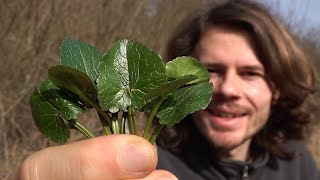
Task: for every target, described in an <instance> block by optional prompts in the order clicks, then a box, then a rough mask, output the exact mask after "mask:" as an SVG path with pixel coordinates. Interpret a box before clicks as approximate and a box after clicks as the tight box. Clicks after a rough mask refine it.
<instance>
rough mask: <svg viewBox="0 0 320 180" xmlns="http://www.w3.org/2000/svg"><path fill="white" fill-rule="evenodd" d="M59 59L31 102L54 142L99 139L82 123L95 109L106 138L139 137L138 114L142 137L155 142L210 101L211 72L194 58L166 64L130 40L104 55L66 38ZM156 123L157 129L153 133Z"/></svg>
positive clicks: (35, 115) (35, 116)
mask: <svg viewBox="0 0 320 180" xmlns="http://www.w3.org/2000/svg"><path fill="white" fill-rule="evenodd" d="M60 58H61V60H60V65H57V66H53V67H51V68H50V69H49V70H48V79H47V80H46V81H45V82H44V83H42V84H41V85H39V86H38V87H37V88H36V89H35V91H34V93H33V95H32V96H31V98H30V104H31V110H32V115H33V119H34V121H35V124H36V126H37V127H38V128H39V130H40V132H41V133H42V134H44V136H45V137H47V138H48V139H50V140H52V141H54V142H59V143H65V142H66V141H67V139H68V138H69V137H70V129H76V130H78V131H80V132H81V133H83V134H84V135H85V136H86V137H88V138H92V137H94V135H93V133H92V132H90V131H89V130H88V129H87V128H85V127H84V126H83V125H82V124H80V123H79V122H78V118H79V116H80V115H81V114H83V113H84V112H85V111H86V110H88V109H90V108H94V109H95V110H96V112H97V113H98V117H99V120H100V122H101V125H102V127H103V131H104V133H105V134H136V135H140V134H139V130H138V129H137V123H138V120H139V119H138V118H137V113H138V112H146V114H147V115H148V118H147V121H146V124H145V128H144V131H143V135H142V133H141V136H143V137H144V138H146V139H149V141H150V142H151V143H154V141H155V139H156V137H157V135H158V134H159V132H160V131H161V129H162V127H163V126H164V125H167V126H173V125H175V124H176V123H178V122H180V121H181V120H182V119H183V118H184V117H186V116H187V115H188V114H191V113H193V112H195V111H198V110H200V109H204V108H206V107H207V106H208V103H209V102H210V100H211V94H212V91H213V86H212V84H211V83H209V73H208V72H207V70H206V69H205V68H204V67H203V66H202V65H201V64H200V63H199V62H198V61H197V60H195V59H193V58H192V57H186V56H184V57H178V58H176V59H174V60H172V61H170V62H168V63H167V64H164V62H163V61H162V59H161V57H160V55H159V54H157V53H155V52H154V51H152V50H151V49H149V48H147V47H145V46H144V45H142V44H140V43H138V42H133V41H130V40H126V39H125V40H120V41H117V42H116V43H115V44H113V45H112V47H111V48H110V49H109V50H108V51H107V52H106V53H105V54H104V55H103V54H102V53H101V52H100V51H99V50H98V49H97V48H96V47H94V46H92V45H89V44H86V43H84V42H80V41H77V40H73V39H70V38H66V39H65V40H64V41H63V43H62V45H61V48H60ZM155 119H156V120H157V121H159V122H158V123H157V124H158V126H157V127H155V128H154V131H153V132H149V131H150V129H151V125H152V124H153V121H154V120H155Z"/></svg>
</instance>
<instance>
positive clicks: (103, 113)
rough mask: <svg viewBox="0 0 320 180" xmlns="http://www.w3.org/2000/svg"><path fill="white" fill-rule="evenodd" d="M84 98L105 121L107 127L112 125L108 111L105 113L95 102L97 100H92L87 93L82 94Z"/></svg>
mask: <svg viewBox="0 0 320 180" xmlns="http://www.w3.org/2000/svg"><path fill="white" fill-rule="evenodd" d="M84 97H85V100H86V101H87V102H88V103H89V104H91V105H92V106H93V107H94V108H95V109H96V110H97V112H98V113H99V114H101V116H102V117H103V118H104V119H105V120H106V121H107V125H108V126H109V127H112V120H111V117H110V116H109V114H108V113H106V112H105V111H103V110H102V109H101V108H100V106H99V105H98V104H97V102H95V101H94V100H92V99H91V98H90V97H89V96H88V95H84Z"/></svg>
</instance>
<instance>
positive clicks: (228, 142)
mask: <svg viewBox="0 0 320 180" xmlns="http://www.w3.org/2000/svg"><path fill="white" fill-rule="evenodd" d="M207 139H208V141H209V142H210V143H211V144H212V145H213V146H214V147H216V148H219V149H224V150H231V149H234V148H236V147H238V146H240V145H241V144H242V143H244V141H245V140H244V138H242V135H240V134H232V133H230V132H229V133H227V132H210V133H209V134H207Z"/></svg>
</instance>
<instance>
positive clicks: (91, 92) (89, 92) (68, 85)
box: [48, 65, 97, 101]
mask: <svg viewBox="0 0 320 180" xmlns="http://www.w3.org/2000/svg"><path fill="white" fill-rule="evenodd" d="M48 75H49V79H50V80H51V81H52V82H53V84H54V85H55V86H57V87H59V88H60V89H67V90H69V91H71V92H73V93H75V94H77V95H78V96H79V97H80V98H81V99H82V100H85V101H87V99H88V96H89V97H96V95H97V90H96V88H95V86H94V85H93V83H92V81H91V80H90V78H89V77H88V76H87V75H86V74H85V73H83V72H81V71H79V70H77V69H74V68H71V67H67V66H62V65H58V66H54V67H51V68H50V69H49V71H48Z"/></svg>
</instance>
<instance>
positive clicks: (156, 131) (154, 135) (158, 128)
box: [149, 124, 164, 144]
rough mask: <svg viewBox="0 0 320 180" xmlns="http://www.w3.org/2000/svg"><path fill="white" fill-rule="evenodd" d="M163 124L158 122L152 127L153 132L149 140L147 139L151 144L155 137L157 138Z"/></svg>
mask: <svg viewBox="0 0 320 180" xmlns="http://www.w3.org/2000/svg"><path fill="white" fill-rule="evenodd" d="M163 126H164V125H163V124H159V125H158V126H157V127H156V128H155V129H154V131H153V133H152V135H151V137H150V140H149V142H150V143H151V144H154V143H155V142H156V139H157V136H158V134H159V133H160V131H161V129H162V128H163Z"/></svg>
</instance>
